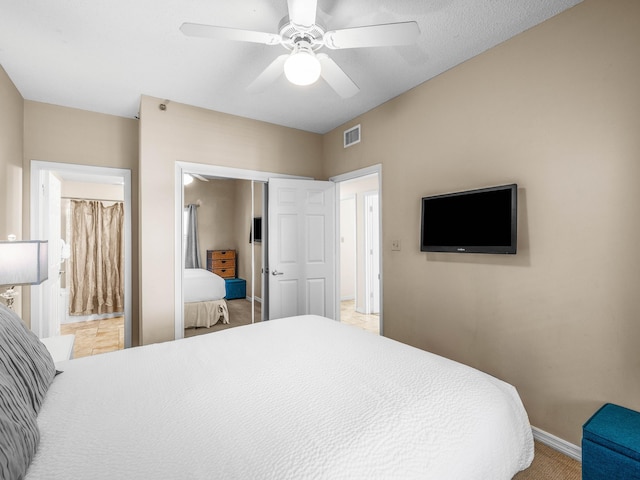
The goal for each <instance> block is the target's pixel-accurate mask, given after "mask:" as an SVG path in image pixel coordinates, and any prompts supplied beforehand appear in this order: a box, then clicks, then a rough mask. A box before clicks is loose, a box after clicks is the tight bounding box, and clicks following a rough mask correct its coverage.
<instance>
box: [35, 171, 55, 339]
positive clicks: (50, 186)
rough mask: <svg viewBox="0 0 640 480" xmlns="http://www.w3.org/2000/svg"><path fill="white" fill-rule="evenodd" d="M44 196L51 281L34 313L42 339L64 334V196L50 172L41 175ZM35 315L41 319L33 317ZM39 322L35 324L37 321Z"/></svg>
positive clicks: (43, 233)
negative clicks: (62, 268) (62, 231)
mask: <svg viewBox="0 0 640 480" xmlns="http://www.w3.org/2000/svg"><path fill="white" fill-rule="evenodd" d="M40 180H41V184H40V194H41V205H42V216H41V226H40V227H41V228H40V232H41V233H40V239H41V240H48V241H49V245H48V257H49V266H48V268H49V278H48V279H47V280H45V281H44V282H42V283H41V284H40V285H39V286H37V287H36V286H34V287H32V289H38V291H39V294H40V299H41V301H40V309H39V310H38V311H36V312H32V319H31V322H32V326H37V331H36V333H37V334H38V336H39V337H40V338H45V337H51V336H55V335H59V334H60V318H59V316H60V307H59V305H60V260H61V245H60V218H61V210H60V208H61V207H60V203H61V201H60V197H61V190H62V187H61V182H60V180H59V179H58V178H57V177H56V176H55V175H53V174H52V173H51V172H49V171H43V172H42V175H41V179H40ZM34 314H35V315H36V316H37V318H35V319H34V318H33V317H34ZM34 320H35V321H34Z"/></svg>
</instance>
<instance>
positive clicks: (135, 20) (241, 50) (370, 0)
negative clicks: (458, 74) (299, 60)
mask: <svg viewBox="0 0 640 480" xmlns="http://www.w3.org/2000/svg"><path fill="white" fill-rule="evenodd" d="M580 1H581V0H393V1H387V0H348V1H347V0H342V1H339V0H318V22H320V23H322V24H323V25H324V26H325V27H326V28H327V29H328V30H333V29H341V28H346V27H353V26H362V25H370V24H380V23H392V22H401V21H409V20H415V21H416V22H418V25H419V27H420V30H421V34H420V37H419V39H418V43H417V44H416V45H413V46H404V47H378V48H360V49H345V50H327V49H326V48H324V49H323V51H324V52H325V53H328V54H329V55H330V56H331V58H333V60H335V61H336V62H337V63H338V64H339V65H340V66H341V67H342V69H343V70H344V71H345V72H346V73H347V74H348V75H349V76H350V77H351V78H352V80H353V81H354V82H355V83H356V84H357V85H358V86H359V87H360V92H359V93H358V94H357V95H355V96H354V97H351V98H349V99H342V98H340V97H339V96H338V95H337V94H336V93H335V92H334V91H333V90H332V89H331V88H329V86H328V85H327V84H326V83H325V82H324V81H323V80H322V79H320V80H319V81H318V82H317V83H316V84H314V85H312V86H310V87H298V86H294V85H292V84H290V83H288V82H287V80H286V79H285V78H284V76H281V77H280V78H279V79H278V80H277V81H276V83H275V84H272V85H271V86H270V87H269V88H267V89H266V90H264V91H263V92H261V93H257V94H249V93H247V92H246V91H245V88H246V86H247V85H249V84H250V83H251V82H252V81H253V80H254V79H255V78H256V77H257V76H258V75H259V74H260V72H261V71H262V70H263V69H264V68H265V67H266V66H267V65H268V64H269V63H270V62H271V61H272V60H273V59H275V58H276V57H277V56H279V55H281V54H283V53H286V50H284V48H283V47H282V46H280V45H276V46H267V45H261V44H255V43H240V42H232V41H221V40H213V39H204V38H195V37H187V36H185V35H183V34H182V33H181V32H180V30H179V27H180V25H181V24H182V23H183V22H194V23H203V24H211V25H219V26H226V27H234V28H242V29H247V30H258V31H263V32H273V33H277V30H278V23H279V22H280V20H281V19H282V17H284V16H285V15H286V14H287V1H286V0H242V1H231V0H91V1H87V0H0V64H1V65H2V66H3V67H4V69H5V70H6V72H7V74H8V75H9V77H10V78H11V79H12V81H13V82H14V84H15V85H16V87H17V88H18V90H19V91H20V93H21V94H22V96H23V97H24V98H25V99H28V100H34V101H39V102H45V103H51V104H55V105H63V106H68V107H74V108H80V109H84V110H89V111H94V112H101V113H107V114H112V115H118V116H123V117H130V118H133V117H135V116H137V115H138V109H139V104H140V95H143V94H144V95H150V96H154V97H159V98H163V99H167V100H171V101H176V102H180V103H186V104H190V105H195V106H198V107H203V108H207V109H211V110H217V111H220V112H226V113H231V114H234V115H240V116H243V117H249V118H254V119H258V120H263V121H266V122H271V123H275V124H278V125H285V126H289V127H294V128H298V129H301V130H307V131H311V132H316V133H325V132H327V131H329V130H331V129H333V128H335V127H336V126H339V125H341V124H342V123H344V122H347V121H348V120H350V119H352V118H354V117H356V116H358V115H359V114H361V113H364V112H366V111H368V110H371V109H372V108H374V107H376V106H378V105H380V104H381V103H383V102H385V101H387V100H389V99H391V98H393V97H396V96H397V95H399V94H401V93H403V92H405V91H407V90H409V89H411V88H412V87H415V86H416V85H419V84H420V83H423V82H425V81H426V80H428V79H430V78H432V77H434V76H436V75H438V74H440V73H442V72H444V71H445V70H447V69H449V68H451V67H454V66H455V65H458V64H460V63H462V62H464V61H465V60H467V59H469V58H471V57H473V56H475V55H477V54H479V53H481V52H483V51H485V50H487V49H489V48H491V47H493V46H495V45H497V44H499V43H501V42H503V41H505V40H507V39H509V38H510V37H512V36H514V35H517V34H518V33H520V32H522V31H524V30H526V29H528V28H530V27H532V26H534V25H537V24H539V23H541V22H543V21H545V20H546V19H548V18H550V17H552V16H554V15H556V14H558V13H560V12H562V11H563V10H565V9H567V8H570V7H571V6H573V5H575V4H577V3H579V2H580Z"/></svg>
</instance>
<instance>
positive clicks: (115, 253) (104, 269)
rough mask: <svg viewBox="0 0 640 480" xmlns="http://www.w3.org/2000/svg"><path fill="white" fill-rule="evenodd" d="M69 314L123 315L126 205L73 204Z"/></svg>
mask: <svg viewBox="0 0 640 480" xmlns="http://www.w3.org/2000/svg"><path fill="white" fill-rule="evenodd" d="M70 222H71V239H70V243H71V250H72V255H71V258H70V259H69V260H70V262H69V268H70V269H71V272H70V275H69V274H67V279H68V281H69V313H70V314H71V315H90V314H101V313H114V312H122V311H124V241H123V239H124V237H123V233H124V232H123V226H124V205H123V203H122V202H117V203H115V204H114V205H111V206H109V207H106V206H104V205H103V204H102V202H96V201H89V200H72V201H71V219H70Z"/></svg>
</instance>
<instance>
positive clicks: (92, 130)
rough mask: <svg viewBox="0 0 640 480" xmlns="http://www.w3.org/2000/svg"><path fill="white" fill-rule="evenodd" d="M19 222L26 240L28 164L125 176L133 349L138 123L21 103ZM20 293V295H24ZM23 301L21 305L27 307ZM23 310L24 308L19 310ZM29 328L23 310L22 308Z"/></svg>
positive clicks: (136, 322) (135, 333)
mask: <svg viewBox="0 0 640 480" xmlns="http://www.w3.org/2000/svg"><path fill="white" fill-rule="evenodd" d="M23 158H24V163H23V172H24V176H23V189H24V195H23V222H24V231H25V232H26V235H27V236H28V229H29V208H30V207H29V203H30V202H29V198H30V195H31V192H30V184H29V181H30V180H29V179H30V175H31V160H40V161H48V162H56V163H72V164H79V165H92V166H100V167H113V168H122V169H129V170H131V183H132V188H131V190H132V192H131V197H132V198H131V212H132V213H131V217H132V218H131V223H132V232H131V233H132V235H131V236H132V243H133V253H132V267H133V268H132V270H133V272H132V276H133V278H132V283H133V286H134V287H133V295H132V297H133V298H132V299H131V300H132V309H133V318H132V319H131V320H132V321H131V326H132V328H131V330H132V332H131V333H132V343H133V345H137V344H138V333H139V332H138V327H139V320H138V291H137V288H136V285H137V284H138V271H139V270H138V121H137V120H134V119H128V118H123V117H116V116H112V115H104V114H101V113H93V112H87V111H84V110H77V109H74V108H67V107H60V106H56V105H49V104H46V103H40V102H33V101H29V100H26V101H25V102H24V157H23ZM24 290H26V289H24ZM27 298H28V297H27V295H25V298H24V299H23V301H24V302H25V304H26V303H27ZM25 307H26V305H25ZM23 315H24V318H25V321H26V322H27V323H29V319H30V316H29V312H28V308H23Z"/></svg>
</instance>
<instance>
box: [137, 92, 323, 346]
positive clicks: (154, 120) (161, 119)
mask: <svg viewBox="0 0 640 480" xmlns="http://www.w3.org/2000/svg"><path fill="white" fill-rule="evenodd" d="M160 103H164V104H166V105H167V108H166V110H160V109H159V108H158V107H159V105H160ZM140 116H141V122H140V245H141V246H142V247H143V248H141V250H140V266H141V279H140V295H141V309H140V313H141V319H142V327H141V334H142V338H141V339H142V343H144V344H148V343H154V342H160V341H167V340H172V339H173V338H174V312H175V298H174V297H175V296H174V291H175V285H174V251H175V247H174V244H175V241H174V239H173V238H174V237H175V235H173V234H174V233H175V232H174V228H175V227H174V223H175V222H174V215H173V212H174V210H175V162H176V161H186V162H194V163H203V164H210V165H221V166H228V167H235V168H242V169H249V170H260V171H270V172H278V173H287V174H294V175H305V176H311V177H319V176H320V174H321V172H322V137H321V136H320V135H316V134H312V133H308V132H302V131H299V130H294V129H290V128H284V127H279V126H276V125H271V124H267V123H263V122H258V121H255V120H249V119H246V118H241V117H235V116H232V115H227V114H223V113H218V112H213V111H210V110H205V109H201V108H196V107H191V106H188V105H183V104H179V103H174V102H167V101H166V100H161V99H157V98H153V97H147V96H143V97H142V101H141V106H140Z"/></svg>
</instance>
